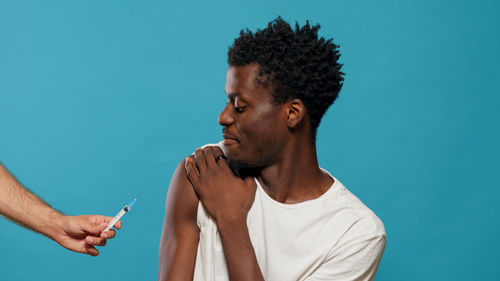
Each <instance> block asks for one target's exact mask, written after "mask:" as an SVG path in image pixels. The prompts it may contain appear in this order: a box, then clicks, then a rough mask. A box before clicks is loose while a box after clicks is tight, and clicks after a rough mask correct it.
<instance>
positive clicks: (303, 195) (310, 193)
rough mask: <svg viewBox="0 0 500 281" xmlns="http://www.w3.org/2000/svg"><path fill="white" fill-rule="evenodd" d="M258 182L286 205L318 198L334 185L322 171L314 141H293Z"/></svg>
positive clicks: (259, 177) (262, 172) (262, 174)
mask: <svg viewBox="0 0 500 281" xmlns="http://www.w3.org/2000/svg"><path fill="white" fill-rule="evenodd" d="M257 179H258V180H259V182H260V184H261V185H262V187H263V188H264V190H265V191H266V193H267V194H268V195H269V196H270V197H271V198H273V199H274V200H276V201H278V202H281V203H286V204H295V203H300V202H303V201H306V200H312V199H315V198H317V197H319V196H321V195H322V194H323V193H325V192H326V190H328V188H329V187H330V186H331V185H332V183H333V179H332V178H331V177H330V176H329V175H328V174H326V173H324V172H322V171H321V169H320V168H319V165H318V158H317V155H316V145H315V144H314V142H313V141H312V140H311V141H307V142H305V141H291V142H289V143H288V144H287V145H286V146H285V148H284V149H283V150H282V154H281V155H280V159H279V161H277V163H275V164H272V165H269V166H267V167H265V168H263V169H262V170H261V171H260V173H259V175H258V176H257Z"/></svg>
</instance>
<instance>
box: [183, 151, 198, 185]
mask: <svg viewBox="0 0 500 281" xmlns="http://www.w3.org/2000/svg"><path fill="white" fill-rule="evenodd" d="M184 168H185V169H186V174H187V176H188V178H189V180H190V181H191V183H193V185H194V183H195V182H198V179H199V172H198V169H197V168H196V165H195V164H194V160H193V158H192V157H187V158H186V159H185V161H184Z"/></svg>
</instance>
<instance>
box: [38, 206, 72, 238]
mask: <svg viewBox="0 0 500 281" xmlns="http://www.w3.org/2000/svg"><path fill="white" fill-rule="evenodd" d="M66 217H67V216H65V215H63V214H61V213H59V212H57V211H56V210H50V211H49V213H48V215H47V217H46V221H44V222H43V224H42V225H40V230H39V232H40V233H42V234H44V235H45V236H47V237H49V238H50V239H52V240H54V241H57V239H58V237H60V236H61V235H63V234H64V221H65V218H66Z"/></svg>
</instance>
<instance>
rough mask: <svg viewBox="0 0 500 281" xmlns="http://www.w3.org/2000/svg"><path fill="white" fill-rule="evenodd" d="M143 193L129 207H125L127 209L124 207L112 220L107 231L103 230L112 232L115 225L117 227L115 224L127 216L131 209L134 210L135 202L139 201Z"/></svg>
mask: <svg viewBox="0 0 500 281" xmlns="http://www.w3.org/2000/svg"><path fill="white" fill-rule="evenodd" d="M141 194H142V192H141V193H140V194H139V195H137V196H136V198H134V200H132V202H130V203H128V204H127V205H125V207H123V209H121V210H120V211H119V212H118V214H116V216H115V217H114V218H113V220H111V222H110V223H109V224H108V226H107V227H106V229H104V230H103V232H104V231H108V230H110V229H111V228H112V227H113V225H115V223H116V222H117V221H118V220H120V219H121V218H122V217H123V215H125V213H126V212H128V211H130V209H131V208H132V205H134V204H135V201H137V198H139V196H141Z"/></svg>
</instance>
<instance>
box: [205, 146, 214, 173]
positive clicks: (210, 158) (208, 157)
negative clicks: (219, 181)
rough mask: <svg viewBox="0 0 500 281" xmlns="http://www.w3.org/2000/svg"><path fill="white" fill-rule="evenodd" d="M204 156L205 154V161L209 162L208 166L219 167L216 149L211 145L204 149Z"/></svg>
mask: <svg viewBox="0 0 500 281" xmlns="http://www.w3.org/2000/svg"><path fill="white" fill-rule="evenodd" d="M203 156H205V161H206V162H207V167H208V168H213V167H217V163H216V162H215V155H214V151H213V150H212V147H211V146H208V147H205V148H204V149H203Z"/></svg>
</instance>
